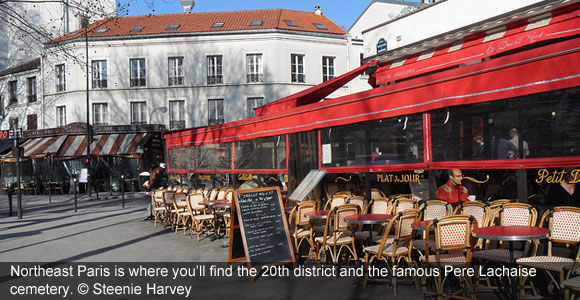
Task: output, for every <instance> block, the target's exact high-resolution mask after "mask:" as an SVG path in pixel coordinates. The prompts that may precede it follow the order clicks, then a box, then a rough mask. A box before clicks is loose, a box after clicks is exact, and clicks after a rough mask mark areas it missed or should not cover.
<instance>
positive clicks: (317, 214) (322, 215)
mask: <svg viewBox="0 0 580 300" xmlns="http://www.w3.org/2000/svg"><path fill="white" fill-rule="evenodd" d="M329 212H330V210H317V211H311V212H307V213H305V214H304V216H305V217H307V218H310V219H315V220H325V219H326V218H327V217H328V213H329Z"/></svg>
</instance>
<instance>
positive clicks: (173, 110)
mask: <svg viewBox="0 0 580 300" xmlns="http://www.w3.org/2000/svg"><path fill="white" fill-rule="evenodd" d="M182 128H185V101H183V100H175V101H169V129H182Z"/></svg>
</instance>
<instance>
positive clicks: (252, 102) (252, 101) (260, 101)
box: [246, 97, 264, 118]
mask: <svg viewBox="0 0 580 300" xmlns="http://www.w3.org/2000/svg"><path fill="white" fill-rule="evenodd" d="M262 105H264V97H250V98H248V106H247V109H248V110H247V115H246V116H247V117H248V118H252V117H255V116H256V113H255V112H254V108H256V107H258V106H262Z"/></svg>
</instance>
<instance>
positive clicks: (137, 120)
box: [131, 102, 147, 124]
mask: <svg viewBox="0 0 580 300" xmlns="http://www.w3.org/2000/svg"><path fill="white" fill-rule="evenodd" d="M146 123H147V120H145V102H131V124H146Z"/></svg>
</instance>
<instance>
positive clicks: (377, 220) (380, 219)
mask: <svg viewBox="0 0 580 300" xmlns="http://www.w3.org/2000/svg"><path fill="white" fill-rule="evenodd" d="M393 217H394V216H393V215H387V214H364V215H353V216H347V217H345V218H344V220H345V221H346V222H347V223H353V224H382V223H385V222H386V221H388V220H390V219H392V218H393Z"/></svg>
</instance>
